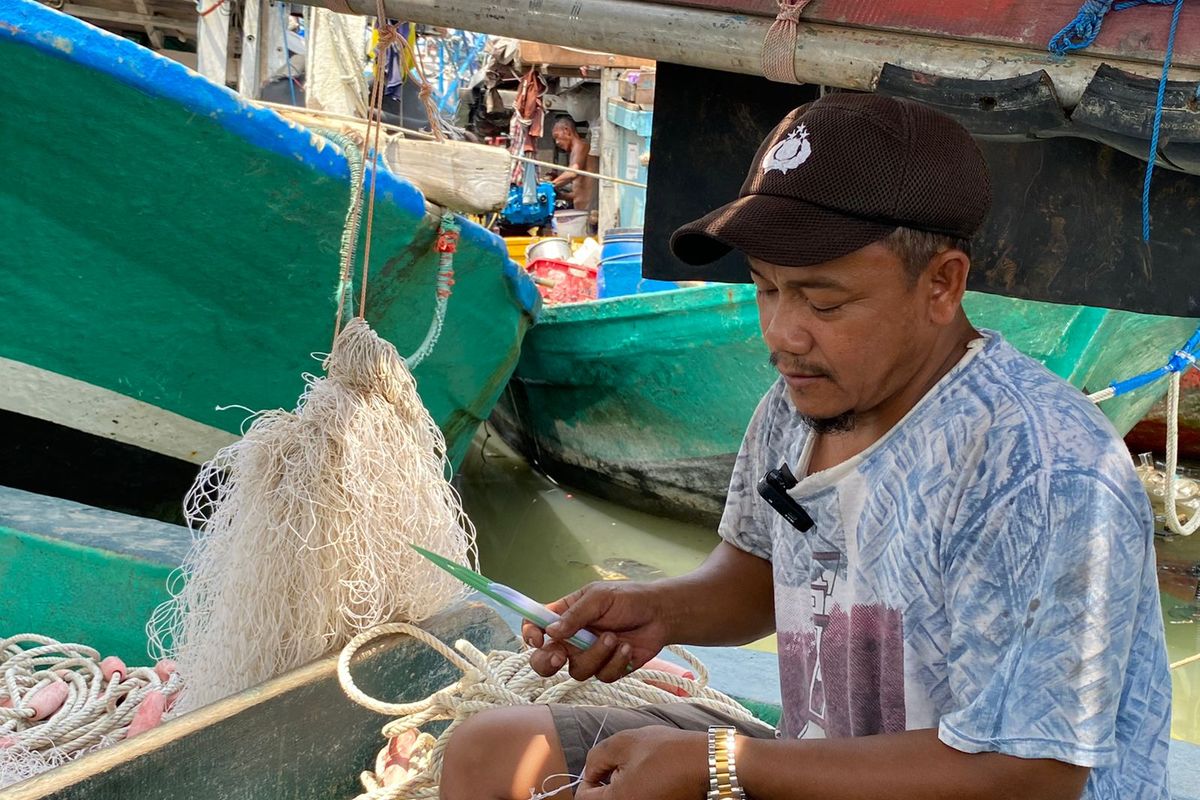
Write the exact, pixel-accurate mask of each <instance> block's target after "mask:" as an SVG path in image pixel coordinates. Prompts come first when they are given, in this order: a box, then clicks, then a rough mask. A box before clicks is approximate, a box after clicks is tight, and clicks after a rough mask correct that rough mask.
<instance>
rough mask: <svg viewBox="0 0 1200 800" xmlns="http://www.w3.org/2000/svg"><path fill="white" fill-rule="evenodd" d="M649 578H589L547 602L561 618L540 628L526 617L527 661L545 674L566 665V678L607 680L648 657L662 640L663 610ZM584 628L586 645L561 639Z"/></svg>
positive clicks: (663, 643)
mask: <svg viewBox="0 0 1200 800" xmlns="http://www.w3.org/2000/svg"><path fill="white" fill-rule="evenodd" d="M658 594H659V592H657V591H656V589H655V584H654V583H636V582H632V581H604V582H598V583H590V584H588V585H587V586H584V587H583V588H582V589H579V590H578V591H576V592H572V593H571V594H569V595H567V596H566V597H564V598H562V599H561V600H556V601H555V602H553V603H550V604H549V605H548V606H547V607H548V608H549V609H550V610H551V611H553V612H555V613H556V614H559V615H560V616H561V619H560V620H559V621H558V622H556V623H554V624H553V625H550V626H549V627H548V628H547V630H546V631H545V633H543V631H542V630H541V629H540V628H538V627H537V626H536V625H534V624H533V623H532V622H529V621H528V620H526V621H525V622H524V624H523V625H522V626H521V636H522V637H523V638H524V639H525V642H526V643H527V644H528V645H529V646H530V647H533V648H536V650H535V652H534V653H533V654H532V655H531V656H530V658H529V664H530V666H531V667H533V669H534V671H536V672H537V673H538V674H539V675H543V676H547V677H548V676H550V675H553V674H554V673H556V672H558V671H559V670H560V669H562V666H563V665H564V664H569V665H570V667H569V671H570V674H571V677H572V678H574V679H576V680H580V681H581V680H585V679H587V678H590V677H592V676H593V675H595V676H596V677H597V678H599V679H600V680H601V681H604V682H605V683H611V682H613V681H615V680H617V679H619V678H621V677H623V676H625V675H626V674H628V673H629V672H631V671H632V670H634V669H637V668H638V667H640V666H642V665H643V664H645V663H646V662H647V661H649V660H650V659H652V658H654V656H656V655H657V654H658V652H659V651H660V650H662V649H663V647H665V646H666V645H667V644H668V643H669V640H668V637H669V635H670V634H669V623H668V620H667V619H666V609H665V608H664V605H663V604H662V603H661V602H660V601H659V598H658ZM583 628H586V629H588V630H590V631H592V632H593V633H595V634H596V636H597V641H596V643H595V644H594V645H592V646H591V647H589V648H588V649H587V650H580V649H579V648H577V647H575V646H574V645H571V644H568V643H567V642H566V641H565V640H566V639H568V638H570V637H571V636H572V635H574V634H575V633H576V632H578V631H579V630H580V629H583Z"/></svg>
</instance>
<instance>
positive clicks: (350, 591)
mask: <svg viewBox="0 0 1200 800" xmlns="http://www.w3.org/2000/svg"><path fill="white" fill-rule="evenodd" d="M325 369H326V377H324V378H321V377H315V376H306V381H307V388H306V389H305V391H304V394H303V395H302V397H301V398H300V401H299V404H298V407H297V408H296V410H295V411H293V412H286V411H283V410H276V411H268V412H265V413H262V414H259V415H257V416H256V417H255V418H254V420H253V422H252V424H251V425H250V427H249V429H248V430H247V431H246V433H245V435H244V436H243V437H242V439H241V440H240V441H238V442H236V443H234V444H232V445H230V446H228V447H226V448H225V449H223V450H221V451H220V452H219V453H217V454H216V456H215V457H214V458H213V459H212V460H211V461H209V462H208V463H207V464H205V465H204V466H203V467H202V468H201V471H200V474H199V476H198V477H197V479H196V483H195V485H194V486H193V487H192V489H191V491H190V492H189V493H188V496H187V498H186V499H185V502H184V511H185V514H186V517H187V520H188V526H189V528H190V529H191V530H192V531H193V544H192V548H191V550H190V552H189V553H188V555H187V557H186V558H185V559H184V561H183V564H182V565H181V566H180V568H179V569H178V570H177V571H176V572H175V574H174V575H173V576H172V580H171V581H170V583H169V586H168V588H169V590H170V592H171V595H172V598H171V599H170V600H169V601H167V602H166V603H164V604H163V605H161V606H160V607H159V608H158V609H157V610H156V611H155V613H154V615H153V617H152V618H151V620H150V623H149V625H148V626H147V629H148V631H147V632H148V634H149V637H150V640H151V647H152V651H153V650H156V651H157V652H158V654H160V655H164V656H166V655H169V656H170V657H171V658H174V659H175V661H176V662H177V663H178V666H179V671H180V673H181V674H182V675H184V676H185V677H186V688H185V690H184V692H183V693H182V695H181V697H180V700H179V704H178V708H179V710H181V711H186V710H190V709H194V708H198V707H199V706H202V705H205V704H207V703H211V702H213V701H215V700H218V699H220V698H222V697H225V696H228V695H229V694H232V693H234V692H237V691H240V690H242V689H244V688H247V687H249V686H253V685H255V684H257V683H260V682H262V681H264V680H267V679H268V678H271V677H273V676H275V675H278V674H280V673H282V672H284V671H286V670H288V669H291V668H294V667H297V666H300V665H302V664H305V663H307V662H309V661H311V660H313V659H315V658H317V657H318V656H320V655H322V654H324V653H327V652H329V651H330V650H332V649H335V648H337V647H340V646H342V645H344V644H345V643H346V642H348V641H349V640H350V639H351V638H352V637H353V636H354V635H356V634H357V633H359V632H360V631H363V630H366V629H368V628H370V627H372V626H374V625H378V624H380V623H383V622H387V621H390V620H407V621H412V622H419V621H421V620H423V619H425V618H427V617H429V616H431V615H432V614H434V613H436V612H438V611H440V610H441V609H442V608H444V607H445V606H447V605H448V604H450V603H452V602H455V601H457V600H459V599H461V598H462V597H463V596H464V593H465V591H466V590H465V588H464V587H463V586H462V585H461V584H459V583H458V582H457V581H456V580H454V578H452V577H451V576H449V575H446V574H445V573H443V572H442V571H441V570H439V569H438V568H437V567H435V566H434V565H432V564H430V563H429V562H427V561H425V560H424V559H423V558H422V557H421V556H420V555H418V554H417V553H416V552H415V551H413V550H412V549H411V548H410V547H409V546H408V543H414V544H419V545H421V546H422V547H425V548H427V549H429V550H432V551H434V552H437V553H440V554H442V555H444V556H446V557H448V558H451V559H453V560H455V561H458V562H460V563H474V561H475V533H474V528H473V527H472V525H471V523H470V521H469V520H468V519H467V518H466V516H465V515H464V514H463V512H462V508H461V504H460V501H459V497H458V494H457V492H455V490H454V488H453V487H452V486H451V485H450V484H449V482H448V481H447V480H446V474H447V470H448V465H447V461H446V458H445V449H446V447H445V440H444V439H443V437H442V433H441V431H440V430H439V429H438V428H437V426H436V425H435V424H434V422H433V419H432V418H431V417H430V415H429V413H428V411H426V409H425V407H424V406H423V405H422V403H421V400H420V398H419V397H418V395H417V389H416V383H415V381H414V380H413V377H412V375H411V373H410V372H409V371H408V368H407V366H406V365H405V363H404V361H403V360H402V359H401V358H400V357H399V355H398V354H397V352H396V349H395V348H394V347H393V346H392V345H391V344H390V343H388V342H386V341H384V340H383V339H381V338H380V337H379V336H378V335H376V334H375V333H374V331H372V330H371V328H370V327H369V326H368V325H367V323H366V322H364V321H363V320H362V319H359V318H356V319H353V320H351V321H350V322H349V323H347V324H346V326H345V327H344V328H343V329H342V331H341V332H340V333H339V334H338V337H337V339H336V340H335V342H334V345H333V349H332V353H331V354H330V355H329V357H328V359H327V360H326V362H325Z"/></svg>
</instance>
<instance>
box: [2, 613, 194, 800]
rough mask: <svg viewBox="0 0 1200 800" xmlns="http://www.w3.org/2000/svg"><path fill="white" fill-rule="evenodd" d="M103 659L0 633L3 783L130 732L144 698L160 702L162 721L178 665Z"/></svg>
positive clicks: (79, 648) (85, 650) (75, 647)
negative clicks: (166, 669) (128, 664)
mask: <svg viewBox="0 0 1200 800" xmlns="http://www.w3.org/2000/svg"><path fill="white" fill-rule="evenodd" d="M105 666H106V665H104V664H102V662H101V659H100V654H99V653H98V652H97V651H95V650H93V649H92V648H90V647H85V646H84V645H80V644H65V643H62V642H59V641H56V640H54V639H51V638H49V637H46V636H38V635H36V634H29V633H27V634H20V635H17V636H12V637H9V638H7V639H3V640H0V680H2V683H0V787H3V786H6V785H8V784H10V783H14V782H16V781H18V780H23V779H25V778H28V777H32V776H33V775H35V774H37V773H38V772H42V771H44V770H46V769H49V768H51V767H54V766H57V765H59V764H62V763H65V762H67V761H70V760H72V759H73V758H76V757H78V756H80V755H82V754H83V753H86V752H89V751H91V750H94V749H96V748H98V747H103V746H106V745H109V744H113V743H115V742H118V741H120V740H121V739H124V738H126V736H127V735H128V734H129V731H130V723H131V722H133V721H134V717H135V715H137V714H138V710H139V708H140V707H141V706H142V703H143V701H147V700H148V705H156V706H157V711H158V713H157V714H155V719H154V720H153V721H154V722H157V719H158V718H160V717H161V711H162V710H163V709H164V708H165V706H166V705H167V701H168V699H169V698H170V697H171V696H172V695H174V694H175V693H176V692H178V691H179V688H180V682H179V678H178V674H177V673H174V672H172V673H170V674H169V675H167V677H166V678H165V679H164V677H163V674H161V670H155V669H152V668H149V667H137V668H133V669H129V668H125V667H124V665H123V664H122V665H120V666H121V669H119V670H117V671H113V670H112V669H111V668H110V669H108V670H106V669H105ZM106 671H107V672H108V673H109V675H108V677H106V676H105V673H106ZM153 695H157V697H152V696H153ZM143 713H144V712H143ZM135 732H136V731H135Z"/></svg>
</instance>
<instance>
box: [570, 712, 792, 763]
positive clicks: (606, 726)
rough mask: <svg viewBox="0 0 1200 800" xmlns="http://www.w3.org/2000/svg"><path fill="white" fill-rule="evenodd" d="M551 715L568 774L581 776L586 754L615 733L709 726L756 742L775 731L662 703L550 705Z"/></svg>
mask: <svg viewBox="0 0 1200 800" xmlns="http://www.w3.org/2000/svg"><path fill="white" fill-rule="evenodd" d="M550 714H551V716H553V717H554V727H555V728H556V729H557V730H558V738H559V740H560V741H561V742H562V749H563V754H564V755H565V756H566V757H567V771H568V772H569V773H570V774H571V775H582V774H583V765H584V764H585V763H587V754H588V751H589V750H591V749H592V747H593V746H595V744H596V743H597V742H599V741H602V740H604V739H607V738H608V737H609V736H612V735H613V734H614V733H618V732H620V731H625V730H630V729H632V728H644V727H646V726H647V725H666V726H667V727H670V728H678V729H680V730H685V731H707V730H708V726H709V725H732V726H733V727H735V728H737V730H738V733H740V734H742V735H744V736H750V737H753V738H755V739H774V738H775V729H774V728H772V727H771V726H770V725H768V724H766V723H765V722H759V721H758V720H754V721H752V722H744V721H742V720H740V719H738V720H735V719H734V718H733V717H731V716H729V715H727V714H724V713H722V712H720V711H714V710H713V709H710V708H707V707H705V706H699V705H693V704H691V703H662V704H659V705H649V706H642V707H640V708H607V707H604V706H568V705H561V704H551V705H550Z"/></svg>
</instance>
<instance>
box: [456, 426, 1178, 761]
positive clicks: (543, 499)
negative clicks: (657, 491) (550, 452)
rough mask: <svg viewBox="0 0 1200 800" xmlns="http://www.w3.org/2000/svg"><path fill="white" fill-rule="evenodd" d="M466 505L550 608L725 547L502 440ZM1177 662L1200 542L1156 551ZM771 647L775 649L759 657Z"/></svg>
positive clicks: (475, 450) (668, 571)
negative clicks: (565, 475)
mask: <svg viewBox="0 0 1200 800" xmlns="http://www.w3.org/2000/svg"><path fill="white" fill-rule="evenodd" d="M460 474H461V477H462V483H461V487H460V488H461V491H462V496H463V505H464V507H465V508H466V510H467V513H468V514H469V515H470V517H471V519H472V520H473V521H474V523H475V527H476V528H477V529H478V532H479V555H480V563H481V565H482V570H483V572H484V573H485V574H486V575H488V576H489V577H490V578H493V579H494V580H498V581H501V582H503V583H507V584H509V585H510V586H513V587H515V588H517V589H520V590H521V591H522V592H524V593H526V594H528V595H529V596H530V597H533V598H535V599H537V600H540V601H543V602H546V601H550V600H554V599H556V598H558V597H562V596H563V595H565V594H567V593H569V592H571V591H573V590H574V589H577V588H578V587H580V586H581V585H583V584H585V583H587V582H589V581H594V580H599V579H610V578H626V577H628V578H633V579H640V578H654V577H660V576H664V575H679V574H681V573H683V572H686V571H688V570H690V569H692V568H693V567H695V566H696V565H698V564H699V563H700V562H701V561H703V560H704V558H705V556H706V555H707V554H708V553H709V551H710V550H711V549H712V548H713V546H714V545H715V544H716V542H717V535H716V532H715V531H712V530H707V529H704V528H701V527H699V526H696V525H691V524H688V523H683V522H676V521H674V520H669V519H663V518H661V517H654V516H651V515H649V514H643V513H640V512H637V511H631V510H629V509H627V508H624V507H622V506H619V505H616V504H614V503H610V502H608V501H605V500H601V499H598V498H595V497H591V496H589V495H585V494H581V493H579V492H576V491H575V490H574V489H571V488H570V487H565V486H559V485H557V484H555V483H553V482H552V481H550V480H548V479H547V478H545V477H544V476H542V475H539V474H537V473H536V472H534V471H533V470H531V469H530V468H529V465H528V464H526V463H525V461H524V460H523V459H522V458H521V457H520V456H518V455H516V454H515V453H513V452H512V450H510V449H509V448H508V447H507V446H506V445H505V444H504V443H503V442H502V441H501V440H500V439H499V437H497V436H494V435H492V436H487V435H486V434H485V435H481V436H479V437H476V439H475V441H474V442H473V443H472V446H471V450H470V452H469V453H468V455H467V458H466V461H465V462H464V463H463V466H462V470H461V473H460ZM1156 548H1157V551H1158V559H1159V565H1160V569H1159V573H1160V586H1161V587H1162V589H1163V592H1162V606H1163V618H1164V620H1165V621H1166V628H1167V648H1168V657H1169V659H1170V661H1171V662H1172V663H1175V662H1178V661H1181V660H1183V659H1185V658H1188V657H1189V656H1192V655H1194V654H1196V653H1197V652H1200V603H1198V602H1197V601H1196V599H1195V592H1196V580H1195V578H1194V577H1192V576H1190V575H1189V572H1190V570H1192V569H1193V568H1194V567H1195V565H1196V564H1197V563H1200V534H1197V535H1196V536H1193V537H1190V538H1182V537H1175V538H1173V539H1169V540H1168V539H1161V538H1160V539H1159V540H1158V541H1157V542H1156ZM771 647H772V642H771V641H770V640H767V641H764V642H763V643H760V644H759V645H758V646H757V648H756V649H768V648H771ZM1171 674H1172V680H1173V685H1174V690H1175V703H1174V711H1175V715H1174V722H1173V725H1172V733H1173V735H1174V736H1175V738H1178V739H1184V740H1187V741H1190V742H1195V743H1197V744H1200V662H1196V663H1192V664H1189V665H1187V666H1182V667H1179V668H1177V669H1175V670H1173V671H1172V673H1171Z"/></svg>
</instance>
